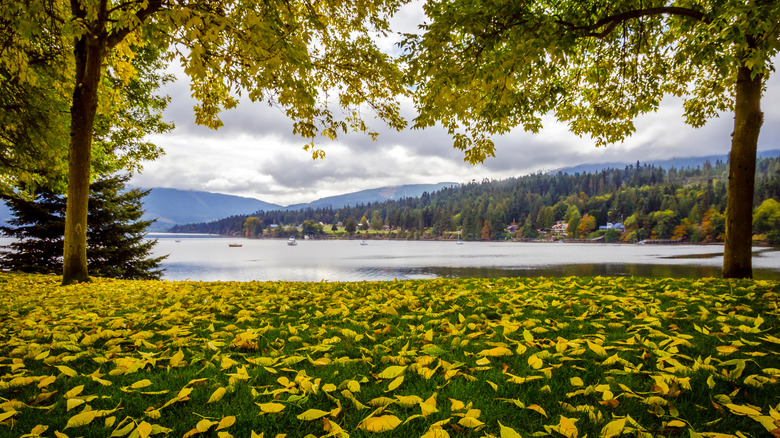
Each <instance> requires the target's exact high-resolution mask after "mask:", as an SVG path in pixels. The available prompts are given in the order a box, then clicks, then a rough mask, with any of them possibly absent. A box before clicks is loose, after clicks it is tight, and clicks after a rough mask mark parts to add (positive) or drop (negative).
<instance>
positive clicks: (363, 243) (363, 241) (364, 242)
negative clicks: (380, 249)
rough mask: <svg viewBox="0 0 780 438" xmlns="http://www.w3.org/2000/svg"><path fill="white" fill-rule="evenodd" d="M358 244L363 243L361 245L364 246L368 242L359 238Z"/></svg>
mask: <svg viewBox="0 0 780 438" xmlns="http://www.w3.org/2000/svg"><path fill="white" fill-rule="evenodd" d="M360 244H361V245H363V246H366V245H368V242H366V241H365V240H361V241H360Z"/></svg>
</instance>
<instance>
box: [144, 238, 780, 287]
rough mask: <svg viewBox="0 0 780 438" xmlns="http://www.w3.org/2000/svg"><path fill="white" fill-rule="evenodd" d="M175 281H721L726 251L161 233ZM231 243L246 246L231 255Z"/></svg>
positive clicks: (768, 268)
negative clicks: (613, 277) (595, 277)
mask: <svg viewBox="0 0 780 438" xmlns="http://www.w3.org/2000/svg"><path fill="white" fill-rule="evenodd" d="M150 237H154V238H157V239H158V243H157V246H156V247H155V253H156V254H158V255H163V254H169V256H168V258H167V259H166V260H165V261H164V262H163V267H164V268H165V273H164V276H163V278H165V279H168V280H198V281H213V280H224V281H233V280H236V281H252V280H258V281H266V280H287V281H322V280H326V281H361V280H393V279H399V280H405V279H421V278H436V277H450V278H452V277H515V276H539V275H543V276H570V275H578V276H590V275H633V276H651V277H658V276H669V277H710V276H714V277H717V276H719V275H720V267H721V265H722V263H723V246H721V245H706V246H705V245H626V244H584V243H514V242H464V244H463V245H456V244H455V242H418V241H380V240H369V241H367V242H368V245H360V241H359V240H299V241H298V245H297V246H288V245H287V244H286V242H285V241H284V240H272V239H268V240H246V239H227V238H221V237H214V236H203V235H173V234H155V235H151V236H150ZM229 243H239V244H242V245H243V246H242V247H240V248H231V247H229V246H228V244H229ZM753 269H754V275H755V277H756V278H761V279H775V280H780V250H778V249H776V248H774V249H773V248H756V252H755V253H754V257H753Z"/></svg>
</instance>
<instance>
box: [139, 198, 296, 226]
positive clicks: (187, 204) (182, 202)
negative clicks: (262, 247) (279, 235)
mask: <svg viewBox="0 0 780 438" xmlns="http://www.w3.org/2000/svg"><path fill="white" fill-rule="evenodd" d="M143 203H144V209H145V210H146V213H144V216H143V219H157V222H155V223H154V224H152V226H151V227H149V230H150V231H164V230H167V229H169V228H170V227H172V226H173V225H176V224H187V223H191V222H210V221H213V220H217V219H222V218H224V217H228V216H233V215H237V214H248V213H252V212H255V211H259V210H279V209H282V208H283V207H282V206H280V205H276V204H271V203H268V202H264V201H260V200H258V199H253V198H244V197H241V196H232V195H222V194H219V193H210V192H199V191H194V190H177V189H162V188H155V189H152V190H151V191H150V192H149V194H148V195H146V197H145V198H144V199H143Z"/></svg>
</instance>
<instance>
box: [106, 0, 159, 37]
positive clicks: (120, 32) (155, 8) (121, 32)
mask: <svg viewBox="0 0 780 438" xmlns="http://www.w3.org/2000/svg"><path fill="white" fill-rule="evenodd" d="M164 2H165V0H150V1H149V3H148V4H147V5H146V7H145V8H143V9H141V10H139V11H138V12H136V13H135V17H136V18H137V19H138V21H139V22H140V23H143V22H144V20H146V19H147V18H149V16H151V15H152V14H154V13H156V12H159V11H160V10H162V8H163V3H164ZM133 30H135V29H131V28H123V29H116V30H113V31H112V32H111V33H110V34H109V35H108V37H107V38H106V48H108V49H111V48H114V47H115V46H116V45H117V44H119V43H120V42H122V40H123V39H125V37H126V36H127V34H129V33H130V32H132V31H133Z"/></svg>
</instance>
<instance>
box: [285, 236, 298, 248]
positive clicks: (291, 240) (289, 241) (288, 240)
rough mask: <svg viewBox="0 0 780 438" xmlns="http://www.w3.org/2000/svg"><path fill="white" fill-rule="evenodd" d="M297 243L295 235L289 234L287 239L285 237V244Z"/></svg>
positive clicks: (292, 244)
mask: <svg viewBox="0 0 780 438" xmlns="http://www.w3.org/2000/svg"><path fill="white" fill-rule="evenodd" d="M297 244H298V241H297V240H295V236H290V238H289V239H287V245H289V246H295V245H297Z"/></svg>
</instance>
